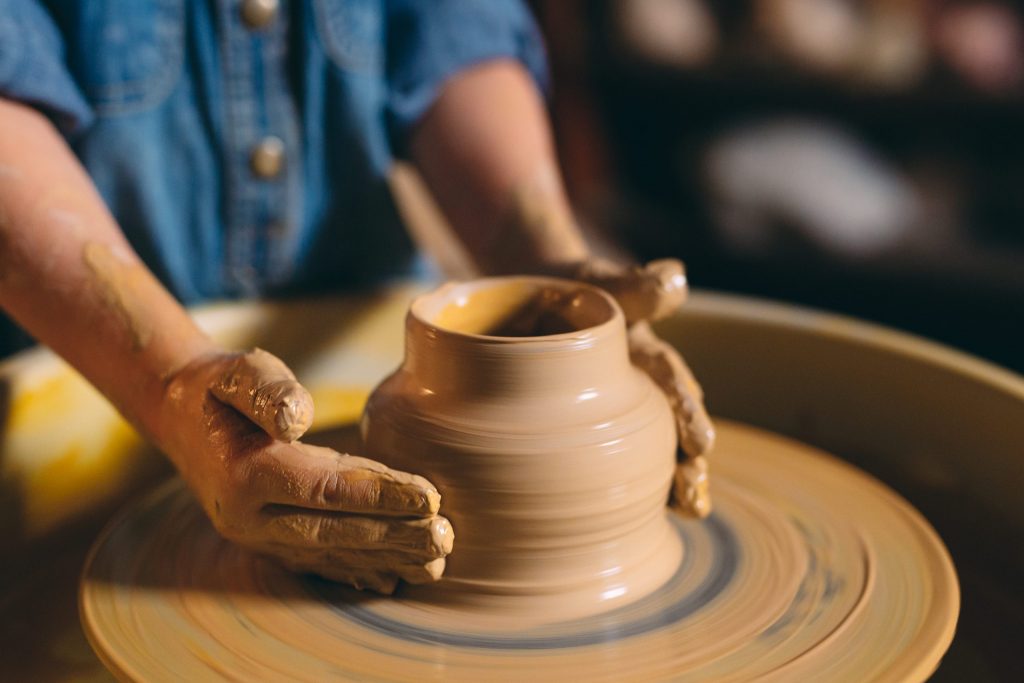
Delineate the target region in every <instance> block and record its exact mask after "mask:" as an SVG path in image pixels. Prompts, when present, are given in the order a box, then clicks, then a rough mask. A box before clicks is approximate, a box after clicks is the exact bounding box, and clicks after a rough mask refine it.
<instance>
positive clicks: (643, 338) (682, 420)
mask: <svg viewBox="0 0 1024 683" xmlns="http://www.w3.org/2000/svg"><path fill="white" fill-rule="evenodd" d="M629 355H630V360H632V362H633V364H634V365H636V366H637V367H639V368H640V369H641V370H643V371H644V372H646V373H647V374H648V375H649V376H650V378H651V379H652V380H654V383H655V384H657V385H658V387H659V388H660V389H661V390H662V392H663V393H664V394H665V397H666V398H667V399H668V402H669V405H670V406H671V407H672V412H673V414H674V415H675V418H676V428H677V430H678V433H679V446H680V448H682V449H683V451H684V452H685V453H686V454H688V455H689V456H691V457H695V456H698V455H703V454H705V453H707V452H708V451H710V450H711V447H712V446H713V445H714V442H715V428H714V426H713V425H712V424H711V418H710V417H709V416H708V413H707V409H706V408H705V407H704V392H703V391H702V390H701V388H700V384H698V383H697V379H696V378H695V377H694V376H693V372H691V370H690V368H689V366H687V365H686V362H685V361H684V360H683V358H682V356H680V355H679V353H678V352H677V351H676V350H675V349H674V348H672V347H671V346H670V345H669V344H668V343H667V342H665V341H664V340H662V339H659V338H658V336H657V335H655V334H654V331H653V330H651V328H650V326H649V325H648V324H646V323H637V324H636V325H634V326H633V327H632V328H630V330H629Z"/></svg>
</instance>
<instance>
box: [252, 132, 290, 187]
mask: <svg viewBox="0 0 1024 683" xmlns="http://www.w3.org/2000/svg"><path fill="white" fill-rule="evenodd" d="M249 167H250V168H251V169H252V172H253V173H254V174H255V175H256V176H257V177H259V178H263V179H265V180H269V179H271V178H276V177H277V176H278V175H280V173H281V169H282V168H284V142H282V141H281V138H279V137H275V136H273V135H268V136H267V137H265V138H263V139H262V140H260V142H259V144H258V145H256V146H255V147H253V149H252V153H251V154H250V155H249Z"/></svg>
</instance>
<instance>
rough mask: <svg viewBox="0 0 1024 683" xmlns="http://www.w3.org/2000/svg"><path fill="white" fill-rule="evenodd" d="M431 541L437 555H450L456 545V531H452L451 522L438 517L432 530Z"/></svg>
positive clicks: (432, 525)
mask: <svg viewBox="0 0 1024 683" xmlns="http://www.w3.org/2000/svg"><path fill="white" fill-rule="evenodd" d="M430 540H431V541H432V542H433V544H434V548H433V551H434V552H435V553H436V554H437V555H439V556H444V555H447V554H448V553H450V552H451V551H452V547H453V546H454V545H455V531H454V530H453V529H452V524H451V522H449V521H448V520H447V519H445V518H444V517H438V518H436V519H435V520H433V523H432V524H431V529H430Z"/></svg>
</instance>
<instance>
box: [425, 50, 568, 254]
mask: <svg viewBox="0 0 1024 683" xmlns="http://www.w3.org/2000/svg"><path fill="white" fill-rule="evenodd" d="M410 143H411V144H410V151H411V153H412V158H413V161H414V162H415V164H416V166H417V167H418V168H419V170H420V172H421V173H422V175H423V177H424V179H425V180H426V182H427V185H428V186H429V187H430V189H431V191H432V193H433V194H434V196H435V198H436V199H437V201H438V203H439V204H440V206H441V209H442V210H443V211H444V213H445V215H446V217H447V218H448V220H449V222H450V223H451V225H452V227H453V229H454V230H455V232H456V233H457V235H458V236H459V238H460V240H461V241H462V243H463V244H464V245H465V246H466V248H467V250H468V251H469V253H470V255H471V256H472V257H473V259H474V261H475V262H476V265H477V266H478V267H479V268H480V270H481V271H483V272H485V273H489V274H494V273H511V272H526V271H537V270H542V269H548V270H552V269H557V268H558V267H559V266H565V265H568V264H574V263H578V262H580V261H582V260H583V259H585V258H586V257H587V255H588V254H587V247H586V243H585V242H584V241H583V237H582V235H581V234H580V231H579V229H578V227H577V225H576V222H575V220H574V218H573V215H572V210H571V208H570V206H569V202H568V200H567V198H566V196H565V191H564V188H563V185H562V180H561V176H560V174H559V171H558V163H557V161H556V158H555V153H554V148H553V144H552V140H551V130H550V126H549V123H548V119H547V113H546V112H545V109H544V105H543V102H542V100H541V97H540V94H539V93H538V92H537V89H536V86H535V85H534V84H533V82H532V80H531V79H530V76H529V74H528V73H527V72H526V70H525V69H524V68H523V67H522V66H521V65H519V64H518V63H517V62H512V61H495V62H488V63H486V64H482V65H479V66H476V67H473V68H471V69H468V70H466V71H465V72H463V73H461V74H459V75H458V76H456V77H454V78H453V79H451V80H450V81H449V82H448V83H446V84H445V86H444V88H443V90H442V91H441V94H440V95H439V97H438V99H437V101H436V102H435V103H434V105H433V107H431V109H430V111H429V112H428V113H427V115H426V116H425V117H424V119H423V121H422V122H420V124H419V125H418V126H417V128H416V129H415V130H414V131H413V135H412V139H411V141H410Z"/></svg>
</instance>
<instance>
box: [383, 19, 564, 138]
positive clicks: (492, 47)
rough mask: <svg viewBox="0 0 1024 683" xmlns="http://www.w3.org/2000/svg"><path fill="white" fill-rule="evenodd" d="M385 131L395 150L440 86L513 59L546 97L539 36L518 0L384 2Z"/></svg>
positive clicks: (544, 73)
mask: <svg viewBox="0 0 1024 683" xmlns="http://www.w3.org/2000/svg"><path fill="white" fill-rule="evenodd" d="M387 6H388V23H387V29H386V30H387V79H388V111H387V117H388V127H389V132H390V134H391V138H392V142H393V143H395V145H396V147H397V148H399V149H400V148H401V147H402V146H403V145H404V143H405V139H406V136H407V134H408V131H409V129H410V128H412V126H413V125H415V124H416V122H417V121H419V120H420V118H421V117H422V116H423V115H424V114H425V113H426V111H427V110H428V109H429V108H430V106H431V105H432V104H433V103H434V100H435V99H436V98H437V95H438V92H439V91H440V89H441V86H442V85H443V84H444V82H445V81H446V80H447V79H449V78H450V77H452V76H453V75H455V74H457V73H458V72H459V71H461V70H463V69H465V68H467V67H469V66H472V65H473V64H478V63H480V62H485V61H488V60H491V59H499V58H511V59H517V60H519V61H520V62H522V64H523V65H524V66H525V67H526V68H527V69H528V70H529V72H530V73H531V74H532V75H533V78H534V80H535V81H536V83H537V86H538V87H539V88H540V89H541V90H542V91H544V92H547V89H548V85H549V80H548V70H547V58H546V55H545V52H544V43H543V41H542V39H541V36H540V31H539V30H538V28H537V25H536V23H535V22H534V19H533V15H532V14H531V13H530V10H529V9H528V8H527V7H526V6H525V5H524V4H523V2H521V0H431V2H423V0H388V3H387Z"/></svg>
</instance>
